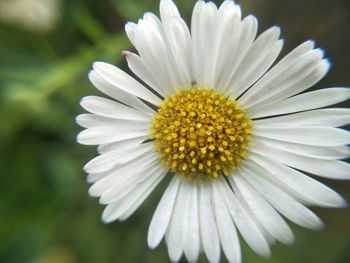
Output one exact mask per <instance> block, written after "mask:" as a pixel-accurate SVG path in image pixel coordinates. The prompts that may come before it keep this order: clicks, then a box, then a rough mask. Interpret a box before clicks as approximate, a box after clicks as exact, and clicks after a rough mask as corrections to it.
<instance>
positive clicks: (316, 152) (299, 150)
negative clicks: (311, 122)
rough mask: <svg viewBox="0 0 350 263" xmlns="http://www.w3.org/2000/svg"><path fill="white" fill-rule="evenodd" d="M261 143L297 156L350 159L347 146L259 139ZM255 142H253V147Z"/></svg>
mask: <svg viewBox="0 0 350 263" xmlns="http://www.w3.org/2000/svg"><path fill="white" fill-rule="evenodd" d="M259 143H260V144H263V145H265V146H267V147H271V148H275V149H279V150H283V151H286V152H290V153H294V154H297V155H302V156H307V157H312V158H316V159H326V160H335V159H346V158H349V157H350V148H349V147H347V146H343V145H341V146H333V147H324V146H312V145H305V144H299V143H291V142H284V141H278V140H273V139H267V138H259ZM253 144H254V142H252V145H253Z"/></svg>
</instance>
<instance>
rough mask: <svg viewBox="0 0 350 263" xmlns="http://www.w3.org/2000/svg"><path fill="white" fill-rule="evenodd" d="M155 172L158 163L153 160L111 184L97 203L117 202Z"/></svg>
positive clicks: (157, 168)
mask: <svg viewBox="0 0 350 263" xmlns="http://www.w3.org/2000/svg"><path fill="white" fill-rule="evenodd" d="M157 170H159V161H158V160H156V159H155V158H154V160H153V161H150V163H149V164H148V165H146V166H145V167H144V168H142V169H139V167H138V169H137V170H136V171H135V172H131V173H129V174H127V176H126V177H125V178H124V180H118V181H116V182H112V183H111V184H110V187H109V188H108V190H106V191H105V192H103V193H102V195H101V197H100V200H99V203H100V204H103V205H107V204H110V203H114V202H118V201H119V200H121V199H123V198H124V197H126V196H127V195H129V194H130V193H131V192H132V191H134V190H135V189H136V188H137V187H138V186H139V185H140V184H143V183H144V181H145V180H148V179H149V178H151V177H152V176H154V175H156V172H157ZM102 180H103V179H101V181H102ZM96 184H98V183H96Z"/></svg>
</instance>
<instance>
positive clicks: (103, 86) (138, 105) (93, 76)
mask: <svg viewBox="0 0 350 263" xmlns="http://www.w3.org/2000/svg"><path fill="white" fill-rule="evenodd" d="M89 79H90V81H91V83H92V84H93V85H94V86H95V87H96V88H97V89H98V90H100V91H101V92H103V93H104V94H106V95H108V96H110V97H111V98H113V99H115V100H118V101H121V102H123V103H125V104H126V105H129V106H131V107H133V108H135V109H137V110H139V111H143V112H147V113H150V114H152V113H154V110H153V109H151V108H150V107H148V106H147V105H146V104H145V103H143V102H142V101H141V100H140V99H139V98H138V97H137V96H135V95H133V94H131V93H129V92H128V91H127V90H124V89H123V88H122V89H121V88H119V85H115V84H114V83H109V82H108V81H107V80H105V79H104V78H103V77H101V76H100V75H99V74H98V73H97V72H96V71H95V70H91V71H90V73H89ZM120 85H123V86H124V85H128V84H127V83H121V84H120ZM125 87H128V86H125ZM125 87H124V88H125ZM158 104H160V102H159V103H158ZM158 104H157V105H158Z"/></svg>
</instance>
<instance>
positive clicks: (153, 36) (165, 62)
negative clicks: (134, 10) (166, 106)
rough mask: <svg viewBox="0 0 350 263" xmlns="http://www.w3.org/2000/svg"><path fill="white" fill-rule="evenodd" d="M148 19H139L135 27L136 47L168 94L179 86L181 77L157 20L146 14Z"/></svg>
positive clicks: (166, 94) (164, 92)
mask: <svg viewBox="0 0 350 263" xmlns="http://www.w3.org/2000/svg"><path fill="white" fill-rule="evenodd" d="M148 17H149V19H148V20H140V21H139V23H138V25H137V28H136V47H137V50H138V52H139V55H140V57H141V58H142V59H143V60H144V63H145V64H146V65H147V66H148V67H149V69H150V70H151V71H152V72H153V74H157V77H158V78H159V79H161V83H164V84H165V85H166V86H164V87H162V89H163V91H162V92H163V94H164V95H165V96H169V95H171V94H173V93H174V91H175V88H176V87H179V86H181V83H180V82H179V81H181V79H180V78H179V77H178V74H177V73H178V72H177V68H176V65H174V61H172V57H171V56H172V53H171V52H170V51H169V49H168V47H167V43H166V39H164V36H163V32H160V29H159V27H161V25H159V24H158V23H160V22H159V21H155V17H154V16H148Z"/></svg>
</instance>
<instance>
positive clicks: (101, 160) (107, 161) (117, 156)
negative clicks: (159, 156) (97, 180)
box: [84, 143, 154, 173]
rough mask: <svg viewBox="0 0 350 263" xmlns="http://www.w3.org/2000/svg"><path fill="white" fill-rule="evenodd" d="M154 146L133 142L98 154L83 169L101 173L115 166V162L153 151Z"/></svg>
mask: <svg viewBox="0 0 350 263" xmlns="http://www.w3.org/2000/svg"><path fill="white" fill-rule="evenodd" d="M153 147H154V146H153V145H152V144H150V143H145V144H140V145H138V144H133V145H130V147H128V148H127V149H125V150H124V149H120V150H116V151H112V152H107V153H105V154H102V155H99V156H97V157H95V158H94V159H92V160H91V161H89V162H88V163H87V164H86V165H85V166H84V170H85V171H86V172H88V173H101V172H105V171H107V170H110V169H111V168H113V167H115V166H116V165H117V164H124V163H127V162H129V161H131V160H133V159H135V158H140V157H142V156H144V155H146V154H149V153H152V152H154V148H153Z"/></svg>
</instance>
